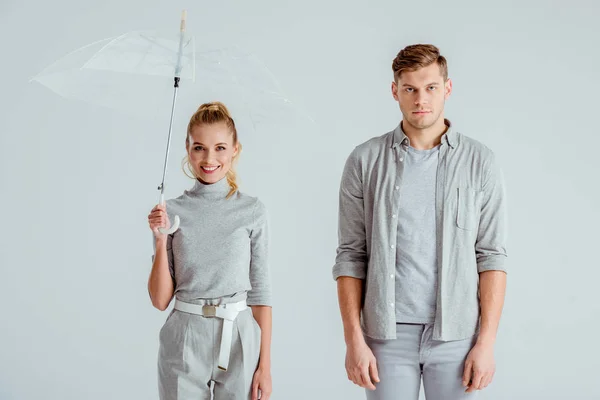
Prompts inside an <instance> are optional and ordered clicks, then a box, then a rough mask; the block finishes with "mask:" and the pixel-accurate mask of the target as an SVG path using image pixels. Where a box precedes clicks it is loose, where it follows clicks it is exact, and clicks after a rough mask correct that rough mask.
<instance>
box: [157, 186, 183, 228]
mask: <svg viewBox="0 0 600 400" xmlns="http://www.w3.org/2000/svg"><path fill="white" fill-rule="evenodd" d="M160 204H162V205H164V204H165V195H164V194H162V193H161V195H160ZM180 222H181V220H180V219H179V215H176V216H175V218H174V219H173V223H172V224H171V227H170V228H169V229H167V228H158V231H159V232H160V233H162V234H163V235H170V234H171V233H173V232H175V231H176V230H177V229H179V223H180Z"/></svg>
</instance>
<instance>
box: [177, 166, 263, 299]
mask: <svg viewBox="0 0 600 400" xmlns="http://www.w3.org/2000/svg"><path fill="white" fill-rule="evenodd" d="M229 189H230V188H229V184H228V183H227V179H226V178H223V179H221V180H220V181H218V182H216V183H213V184H210V185H206V184H203V183H201V182H200V181H198V180H196V181H195V184H194V186H193V188H191V189H189V190H186V191H185V192H184V193H183V194H182V195H181V196H179V197H177V198H175V199H169V200H167V213H168V215H169V220H170V221H171V222H173V220H174V217H175V215H179V217H180V219H181V224H180V226H179V229H178V230H177V231H175V232H174V233H173V234H171V235H169V237H168V239H167V253H168V256H169V268H170V270H171V276H172V277H173V278H174V280H175V296H176V297H177V298H178V299H180V300H182V301H187V302H191V303H193V302H194V300H197V299H207V298H210V299H213V298H219V297H225V296H231V295H234V294H236V293H239V292H243V291H248V300H247V302H248V305H269V306H270V305H271V283H270V273H269V266H268V243H269V237H268V235H269V233H268V221H267V212H266V209H265V206H264V204H263V203H262V202H261V201H260V200H259V199H257V198H256V197H252V196H248V195H246V194H244V193H240V192H239V191H237V192H236V193H235V194H234V195H233V196H232V197H230V198H229V199H227V198H226V196H227V193H228V192H229Z"/></svg>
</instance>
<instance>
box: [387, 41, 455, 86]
mask: <svg viewBox="0 0 600 400" xmlns="http://www.w3.org/2000/svg"><path fill="white" fill-rule="evenodd" d="M433 63H437V64H438V66H439V67H440V74H441V75H442V77H443V78H444V82H446V81H447V80H448V63H447V62H446V58H445V57H444V56H442V55H441V54H440V50H439V49H438V48H437V47H435V46H434V45H432V44H413V45H410V46H406V47H405V48H404V49H402V50H400V52H399V53H398V55H396V58H394V61H393V62H392V71H393V72H394V81H395V82H398V79H400V75H402V72H404V71H416V70H417V69H420V68H424V67H428V66H430V65H431V64H433Z"/></svg>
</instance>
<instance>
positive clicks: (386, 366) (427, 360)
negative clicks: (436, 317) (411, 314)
mask: <svg viewBox="0 0 600 400" xmlns="http://www.w3.org/2000/svg"><path fill="white" fill-rule="evenodd" d="M432 332H433V324H426V325H422V324H396V333H397V339H393V340H378V339H373V338H370V337H365V339H366V342H367V345H368V346H369V347H370V348H371V350H372V351H373V354H374V355H375V358H376V359H377V369H378V372H379V379H380V382H379V383H376V384H375V386H376V390H374V391H372V390H368V389H367V390H366V391H367V399H368V400H418V398H419V391H420V388H421V377H422V378H423V388H424V390H425V398H426V399H427V400H442V399H443V400H462V399H472V398H474V397H475V395H476V393H477V392H472V393H465V389H466V388H465V387H463V386H462V377H463V370H464V365H465V360H466V358H467V355H468V353H469V351H470V350H471V348H472V347H473V345H474V344H475V341H476V340H477V336H474V337H472V338H469V339H466V340H458V341H451V342H441V341H436V340H432V339H431V335H432Z"/></svg>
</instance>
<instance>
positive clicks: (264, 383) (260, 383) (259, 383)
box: [252, 366, 273, 400]
mask: <svg viewBox="0 0 600 400" xmlns="http://www.w3.org/2000/svg"><path fill="white" fill-rule="evenodd" d="M259 390H260V400H269V397H271V393H272V391H273V389H272V384H271V371H270V370H269V369H265V368H262V367H260V366H259V367H258V369H257V370H256V372H255V373H254V379H253V380H252V400H258V399H259V397H258V392H259Z"/></svg>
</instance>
